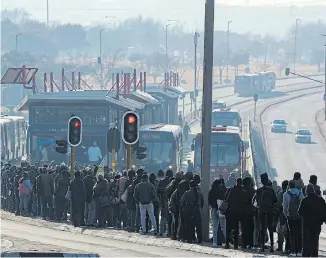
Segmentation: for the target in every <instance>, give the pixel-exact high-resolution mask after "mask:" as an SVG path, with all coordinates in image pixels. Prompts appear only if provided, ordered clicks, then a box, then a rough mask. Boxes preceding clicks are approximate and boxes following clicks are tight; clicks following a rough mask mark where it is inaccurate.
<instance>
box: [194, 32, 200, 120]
mask: <svg viewBox="0 0 326 258" xmlns="http://www.w3.org/2000/svg"><path fill="white" fill-rule="evenodd" d="M198 38H199V33H198V32H195V35H194V46H195V57H194V58H195V61H194V63H195V64H194V66H195V69H194V109H195V118H197V95H196V94H197V46H198Z"/></svg>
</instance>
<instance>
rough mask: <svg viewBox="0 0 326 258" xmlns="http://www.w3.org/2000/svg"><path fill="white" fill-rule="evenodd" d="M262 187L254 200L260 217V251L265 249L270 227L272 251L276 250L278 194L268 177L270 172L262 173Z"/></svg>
mask: <svg viewBox="0 0 326 258" xmlns="http://www.w3.org/2000/svg"><path fill="white" fill-rule="evenodd" d="M260 179H261V183H262V185H263V186H262V187H260V188H258V189H257V192H256V195H255V196H254V197H253V201H254V200H256V202H257V207H258V217H259V221H260V227H259V228H260V234H259V239H260V251H261V252H264V251H265V236H266V230H267V229H268V232H269V238H270V242H271V248H270V252H274V235H273V218H274V208H275V207H276V202H277V198H276V194H275V191H274V190H273V188H272V186H271V185H272V183H271V182H270V180H269V179H268V174H267V173H263V174H261V175H260Z"/></svg>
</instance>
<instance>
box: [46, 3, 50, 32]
mask: <svg viewBox="0 0 326 258" xmlns="http://www.w3.org/2000/svg"><path fill="white" fill-rule="evenodd" d="M49 13H50V11H49V0H46V27H49V19H50V17H49Z"/></svg>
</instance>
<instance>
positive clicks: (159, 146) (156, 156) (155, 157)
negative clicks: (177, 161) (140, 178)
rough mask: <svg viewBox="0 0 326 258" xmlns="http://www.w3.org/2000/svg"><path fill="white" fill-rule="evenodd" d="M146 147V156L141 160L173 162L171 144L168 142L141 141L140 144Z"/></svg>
mask: <svg viewBox="0 0 326 258" xmlns="http://www.w3.org/2000/svg"><path fill="white" fill-rule="evenodd" d="M140 145H141V146H145V147H146V148H147V151H146V154H147V156H146V158H145V159H143V160H142V161H144V162H149V161H152V162H155V163H173V162H174V159H173V157H174V156H173V152H175V150H173V148H175V147H173V144H172V143H169V142H160V141H143V142H141V144H140Z"/></svg>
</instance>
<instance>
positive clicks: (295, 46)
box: [293, 19, 300, 73]
mask: <svg viewBox="0 0 326 258" xmlns="http://www.w3.org/2000/svg"><path fill="white" fill-rule="evenodd" d="M299 21H300V19H296V20H295V31H294V52H293V53H294V54H293V72H294V73H295V65H296V62H297V34H298V23H299Z"/></svg>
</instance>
